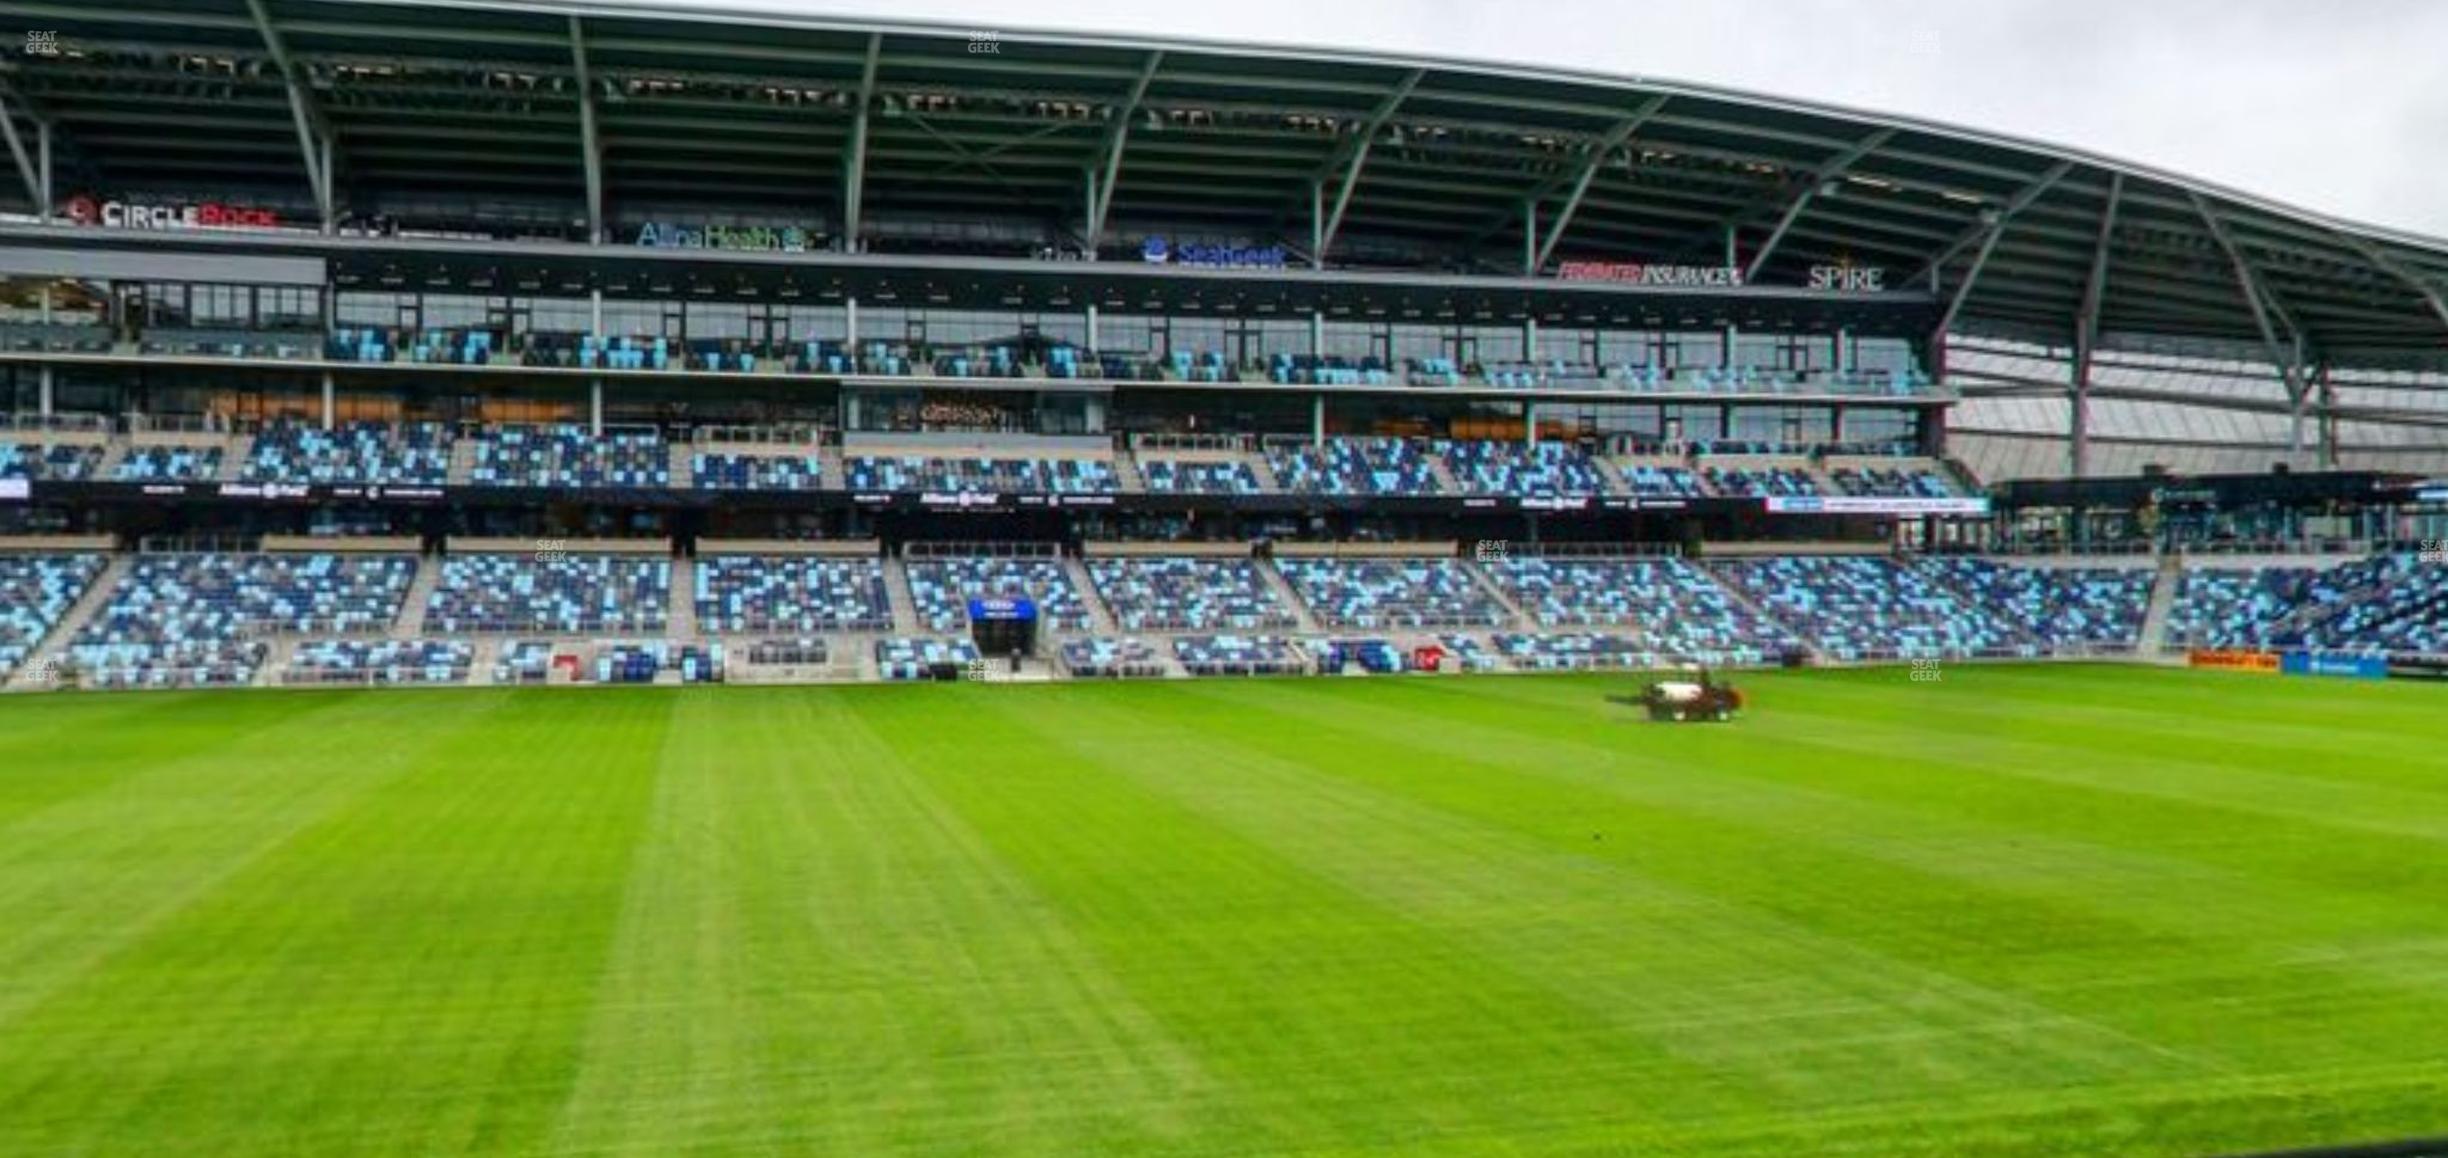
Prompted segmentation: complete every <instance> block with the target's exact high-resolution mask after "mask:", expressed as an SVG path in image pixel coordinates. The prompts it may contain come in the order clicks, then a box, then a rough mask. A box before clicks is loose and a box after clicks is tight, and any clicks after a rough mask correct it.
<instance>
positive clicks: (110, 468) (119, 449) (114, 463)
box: [93, 435, 129, 480]
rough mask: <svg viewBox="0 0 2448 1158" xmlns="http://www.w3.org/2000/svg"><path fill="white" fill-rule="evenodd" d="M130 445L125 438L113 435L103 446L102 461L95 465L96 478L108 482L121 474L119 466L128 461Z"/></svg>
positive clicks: (94, 474)
mask: <svg viewBox="0 0 2448 1158" xmlns="http://www.w3.org/2000/svg"><path fill="white" fill-rule="evenodd" d="M128 450H129V443H128V440H127V439H126V438H125V437H122V436H118V435H113V436H112V437H111V440H110V441H109V442H106V443H103V444H102V461H100V462H97V463H95V464H94V473H93V476H94V478H96V479H98V480H108V479H110V478H112V477H113V476H116V475H117V474H118V473H119V464H120V463H123V462H126V461H127V456H128Z"/></svg>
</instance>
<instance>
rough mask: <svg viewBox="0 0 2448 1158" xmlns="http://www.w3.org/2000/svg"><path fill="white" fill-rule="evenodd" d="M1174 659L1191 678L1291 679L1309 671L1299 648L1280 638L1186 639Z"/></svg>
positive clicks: (1178, 641) (1182, 638) (1176, 646)
mask: <svg viewBox="0 0 2448 1158" xmlns="http://www.w3.org/2000/svg"><path fill="white" fill-rule="evenodd" d="M1173 657H1174V658H1175V659H1177V660H1179V661H1181V665H1182V669H1183V670H1184V671H1187V672H1189V673H1190V674H1191V675H1203V676H1213V675H1291V674H1293V673H1296V672H1301V671H1306V670H1307V669H1308V665H1307V663H1306V662H1304V661H1303V660H1302V659H1301V654H1300V648H1299V647H1298V646H1296V645H1294V644H1293V642H1292V641H1291V640H1289V639H1286V638H1284V637H1282V636H1277V635H1184V636H1180V637H1177V638H1175V639H1174V641H1173Z"/></svg>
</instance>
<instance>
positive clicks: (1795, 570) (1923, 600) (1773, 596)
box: [1716, 555, 2041, 660]
mask: <svg viewBox="0 0 2448 1158" xmlns="http://www.w3.org/2000/svg"><path fill="white" fill-rule="evenodd" d="M1716 573H1717V574H1718V575H1719V576H1720V577H1722V578H1723V579H1724V580H1725V581H1726V582H1727V583H1729V584H1731V585H1732V586H1734V587H1736V588H1738V589H1739V590H1741V591H1742V592H1743V593H1744V594H1745V595H1747V596H1749V597H1750V599H1751V601H1752V602H1754V603H1757V604H1759V605H1760V606H1762V607H1764V608H1766V609H1768V611H1769V612H1770V613H1771V614H1773V615H1775V616H1777V617H1778V618H1779V619H1780V620H1781V621H1783V623H1784V624H1785V626H1786V627H1787V628H1788V629H1790V630H1792V631H1793V632H1794V633H1796V634H1798V635H1800V636H1803V637H1804V638H1806V639H1808V640H1810V641H1812V642H1813V643H1814V644H1815V645H1816V646H1817V647H1818V648H1819V650H1820V651H1821V652H1822V653H1824V654H1826V655H1828V656H1829V657H1831V658H1834V659H1841V660H1865V659H1934V658H1939V657H1967V656H1977V655H1988V656H2010V655H2037V654H2039V653H2040V650H2041V649H2040V646H2039V645H2038V644H2037V643H2036V642H2035V641H2033V640H2032V639H2031V638H2030V637H2029V636H2027V635H2025V634H2023V633H2022V632H2020V631H2018V630H2016V629H2015V627H2014V626H2013V625H2012V624H2011V623H2009V622H2008V621H2006V620H2005V619H2003V618H2002V617H2000V616H1997V615H1994V614H1992V613H1991V611H1990V610H1989V609H1988V608H1986V607H1983V606H1981V605H1980V604H1979V603H1977V602H1976V601H1974V600H1971V599H1968V598H1965V597H1964V596H1961V595H1959V594H1957V593H1955V592H1954V591H1953V590H1952V589H1951V588H1949V587H1947V586H1946V585H1944V584H1943V583H1940V582H1939V581H1937V580H1935V579H1933V578H1932V577H1930V576H1929V575H1927V574H1925V573H1923V572H1920V571H1917V570H1915V569H1913V568H1912V567H1910V566H1907V565H1904V564H1900V563H1898V562H1896V561H1895V560H1893V559H1889V558H1885V557H1874V556H1866V555H1839V556H1827V555H1801V556H1780V557H1777V558H1773V559H1745V560H1734V561H1729V562H1725V563H1721V564H1719V565H1718V570H1717V572H1716Z"/></svg>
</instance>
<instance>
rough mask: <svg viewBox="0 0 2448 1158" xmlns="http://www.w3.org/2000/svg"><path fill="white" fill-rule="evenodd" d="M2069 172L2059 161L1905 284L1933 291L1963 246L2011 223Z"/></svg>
mask: <svg viewBox="0 0 2448 1158" xmlns="http://www.w3.org/2000/svg"><path fill="white" fill-rule="evenodd" d="M2073 171H2074V162H2072V161H2059V162H2057V163H2056V164H2054V165H2051V166H2049V167H2048V171H2047V172H2044V173H2042V174H2040V175H2039V176H2038V177H2036V178H2033V180H2032V183H2031V184H2029V185H2026V186H2024V187H2023V189H2022V191H2021V192H2018V193H2016V194H2015V195H2014V196H2013V197H2012V198H2011V199H2009V200H2008V201H2007V202H2006V204H2005V205H2004V206H2003V207H2001V208H2000V209H1999V210H1998V211H1997V216H1995V217H1994V218H1987V217H1984V218H1983V219H1982V220H1979V221H1975V222H1973V223H1972V224H1971V225H1968V226H1966V227H1964V230H1963V232H1961V233H1958V234H1956V235H1955V237H1954V239H1953V240H1951V241H1949V242H1947V243H1946V245H1945V247H1943V248H1941V249H1940V250H1939V251H1938V254H1937V256H1935V257H1932V258H1930V259H1929V264H1927V265H1924V266H1922V267H1921V268H1920V270H1919V271H1917V272H1915V273H1914V274H1913V275H1912V276H1911V277H1908V278H1905V279H1904V281H1905V284H1907V285H1909V284H1911V283H1913V282H1916V281H1927V282H1929V284H1930V286H1931V288H1932V289H1935V288H1937V285H1938V274H1939V271H1940V270H1942V269H1944V268H1945V267H1946V263H1948V262H1950V261H1953V260H1955V255H1956V254H1959V253H1962V252H1963V251H1964V247H1965V246H1968V245H1972V244H1975V243H1977V242H1979V241H1980V240H1981V238H1982V236H1983V235H1985V234H1987V233H1988V232H1989V231H1990V230H1992V229H1994V228H1997V227H1999V226H2002V225H2004V224H2005V223H2007V222H2009V221H2012V220H2014V218H2015V215H2016V214H2019V213H2021V212H2023V211H2024V210H2025V209H2029V208H2031V204H2032V202H2034V201H2038V200H2039V199H2040V198H2041V197H2042V196H2043V195H2045V194H2046V193H2047V192H2048V191H2049V190H2051V189H2054V188H2056V187H2057V183H2058V182H2059V181H2063V180H2065V178H2066V174H2068V173H2072V172H2073Z"/></svg>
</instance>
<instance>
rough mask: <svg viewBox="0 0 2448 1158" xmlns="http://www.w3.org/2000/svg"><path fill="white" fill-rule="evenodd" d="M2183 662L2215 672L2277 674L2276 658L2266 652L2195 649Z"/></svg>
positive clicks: (2187, 654)
mask: <svg viewBox="0 0 2448 1158" xmlns="http://www.w3.org/2000/svg"><path fill="white" fill-rule="evenodd" d="M2185 662H2186V663H2188V664H2190V665H2192V666H2194V667H2202V668H2211V669H2214V670H2217V671H2249V672H2259V673H2261V674H2263V675H2276V674H2278V656H2277V655H2276V654H2275V653H2272V652H2266V651H2236V650H2232V649H2219V648H2195V649H2193V650H2192V651H2190V652H2187V653H2185Z"/></svg>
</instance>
